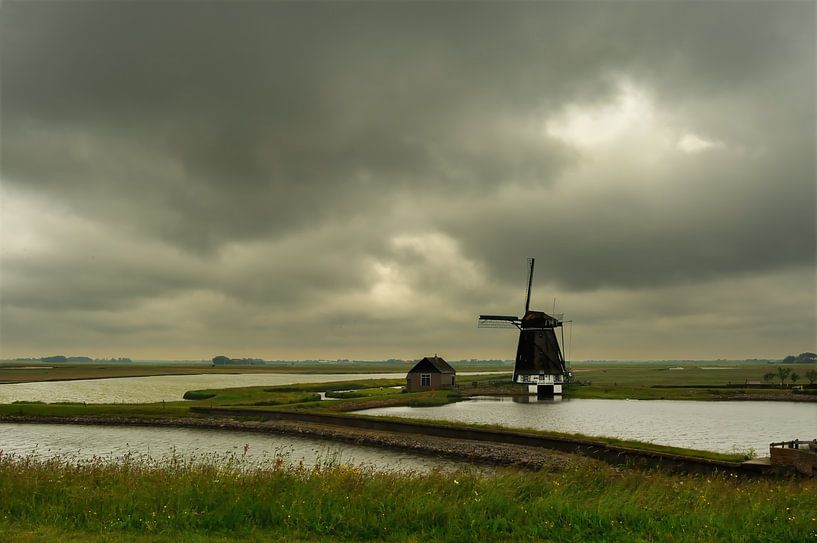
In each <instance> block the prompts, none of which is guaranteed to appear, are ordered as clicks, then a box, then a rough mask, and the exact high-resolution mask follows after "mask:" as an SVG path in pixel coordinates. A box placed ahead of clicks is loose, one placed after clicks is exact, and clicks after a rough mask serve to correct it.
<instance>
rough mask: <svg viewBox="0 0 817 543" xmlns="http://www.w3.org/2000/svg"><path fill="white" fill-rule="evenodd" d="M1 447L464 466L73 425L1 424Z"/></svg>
mask: <svg viewBox="0 0 817 543" xmlns="http://www.w3.org/2000/svg"><path fill="white" fill-rule="evenodd" d="M245 446H247V449H246V451H245ZM0 451H2V454H3V455H8V454H15V455H19V456H26V455H34V456H36V457H39V458H51V457H56V456H60V457H62V458H64V459H76V460H80V459H90V458H93V457H94V456H96V457H101V458H108V459H119V458H122V457H123V456H125V455H131V456H133V457H136V458H150V459H154V460H160V459H162V458H167V457H170V456H171V455H174V454H175V455H178V456H181V457H184V458H191V457H194V458H198V459H201V460H207V459H210V460H214V459H218V458H221V459H224V458H225V457H226V456H235V457H238V458H241V459H242V460H244V461H246V462H249V463H250V464H259V465H265V464H268V463H270V462H272V461H274V460H275V458H276V457H277V456H283V457H284V459H285V461H286V462H287V463H289V464H290V465H297V464H298V463H299V462H303V464H304V466H306V467H312V466H314V465H315V464H317V463H321V464H325V463H327V462H332V463H344V464H353V465H360V464H363V465H366V466H372V467H374V468H376V469H379V470H389V471H407V470H414V471H430V470H432V469H434V468H442V469H450V470H454V469H457V468H460V467H463V466H465V464H464V463H460V462H455V461H452V460H441V459H438V458H433V457H424V456H420V455H416V454H410V453H403V452H397V451H390V450H386V449H378V448H374V447H363V446H360V445H351V444H346V443H344V444H338V443H333V442H331V441H322V440H316V439H308V438H302V437H294V436H281V435H275V434H259V433H254V432H236V431H229V432H228V431H217V430H199V429H192V428H149V427H125V426H83V425H70V424H8V423H0Z"/></svg>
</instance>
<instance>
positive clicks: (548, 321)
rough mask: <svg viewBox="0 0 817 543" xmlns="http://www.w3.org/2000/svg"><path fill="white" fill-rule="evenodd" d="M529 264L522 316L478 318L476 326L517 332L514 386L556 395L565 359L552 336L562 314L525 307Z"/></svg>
mask: <svg viewBox="0 0 817 543" xmlns="http://www.w3.org/2000/svg"><path fill="white" fill-rule="evenodd" d="M533 265H534V260H533V259H530V272H529V276H528V292H527V297H526V301H525V314H524V316H523V317H522V318H519V317H515V316H510V315H480V317H479V326H480V327H482V328H516V329H518V330H519V343H518V345H517V348H516V362H515V364H514V369H513V381H514V383H520V384H527V385H528V390H529V392H530V393H532V394H537V395H538V396H544V397H547V396H554V395H560V394H561V393H562V384H563V383H564V381H565V378H566V376H567V368H566V366H565V360H564V357H563V356H562V350H561V348H560V346H559V340H558V339H557V337H556V329H557V328H561V327H562V322H563V320H562V315H556V314H553V315H550V314H547V313H545V312H543V311H532V310H531V309H530V308H529V306H530V291H531V284H532V281H533Z"/></svg>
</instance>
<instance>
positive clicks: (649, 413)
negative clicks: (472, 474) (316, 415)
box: [359, 397, 817, 455]
mask: <svg viewBox="0 0 817 543" xmlns="http://www.w3.org/2000/svg"><path fill="white" fill-rule="evenodd" d="M359 413H361V414H365V415H388V416H396V417H410V418H418V419H438V420H452V421H460V422H469V423H480V424H498V425H501V426H507V427H515V428H534V429H538V430H550V431H554V432H566V433H574V432H575V433H581V434H586V435H595V436H609V437H617V438H623V439H635V440H638V441H646V442H651V443H658V444H662V445H672V446H676V447H687V448H693V449H703V450H711V451H719V452H732V451H735V450H738V451H746V450H748V449H755V450H756V451H757V452H758V454H760V455H767V454H768V449H769V443H771V442H773V441H782V440H789V439H796V438H797V439H813V438H814V437H817V404H814V403H795V402H742V401H741V402H736V401H732V402H730V401H718V402H695V401H669V400H666V401H665V400H650V401H633V400H572V399H563V400H558V399H557V400H538V401H536V399H535V398H529V397H520V398H490V399H489V398H480V399H474V400H470V401H463V402H458V403H453V404H448V405H444V406H439V407H383V408H377V409H367V410H364V411H359Z"/></svg>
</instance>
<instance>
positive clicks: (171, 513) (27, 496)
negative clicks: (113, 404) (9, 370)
mask: <svg viewBox="0 0 817 543" xmlns="http://www.w3.org/2000/svg"><path fill="white" fill-rule="evenodd" d="M816 511H817V481H815V480H813V479H812V480H768V479H763V480H760V479H744V478H736V477H734V476H730V475H729V474H723V475H719V476H709V477H703V476H694V475H685V476H679V475H670V474H666V473H662V472H644V471H639V470H629V469H626V468H613V467H610V466H607V465H604V464H602V463H599V462H593V461H588V460H575V461H571V462H570V463H569V464H568V466H567V467H566V468H565V469H563V470H561V471H557V472H547V471H542V472H536V473H530V472H518V471H512V470H500V471H498V472H497V473H496V474H495V475H486V474H485V473H484V472H479V471H461V472H457V473H440V472H434V473H430V474H412V475H405V474H393V473H376V472H373V471H371V470H368V469H361V468H354V467H348V466H332V465H328V466H327V465H324V466H320V467H318V468H316V469H303V468H301V469H298V468H297V467H296V468H287V467H286V466H285V465H284V464H282V463H277V464H276V463H271V464H269V465H267V466H265V467H263V468H261V469H247V466H245V465H244V464H243V463H242V461H241V458H240V457H224V458H218V459H212V460H210V461H204V462H191V461H186V460H182V459H179V458H170V459H166V460H165V461H163V462H145V461H136V460H126V461H123V462H119V463H108V462H104V461H101V460H93V461H87V462H67V461H61V460H35V459H32V458H27V459H15V458H9V457H8V456H5V457H2V458H0V534H3V541H47V540H60V541H179V540H183V541H205V540H208V541H210V540H214V541H240V540H253V541H409V542H421V541H439V542H461V541H523V540H528V541H530V540H550V541H668V542H687V541H689V542H699V541H735V542H737V541H741V542H743V541H758V542H759V541H792V542H794V541H797V542H807V541H817V520H815V516H816V515H817V514H816V513H815V512H816Z"/></svg>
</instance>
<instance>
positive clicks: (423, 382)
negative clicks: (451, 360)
mask: <svg viewBox="0 0 817 543" xmlns="http://www.w3.org/2000/svg"><path fill="white" fill-rule="evenodd" d="M456 374H457V370H455V369H454V368H452V367H451V366H450V365H449V364H448V362H446V361H445V360H443V359H442V358H440V357H439V356H436V355H435V356H427V357H425V358H423V359H422V360H420V361H419V362H417V363H416V364H414V367H413V368H411V369H410V370H409V372H408V374H406V391H407V392H420V391H422V390H438V389H441V388H454V380H455V376H456Z"/></svg>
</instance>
